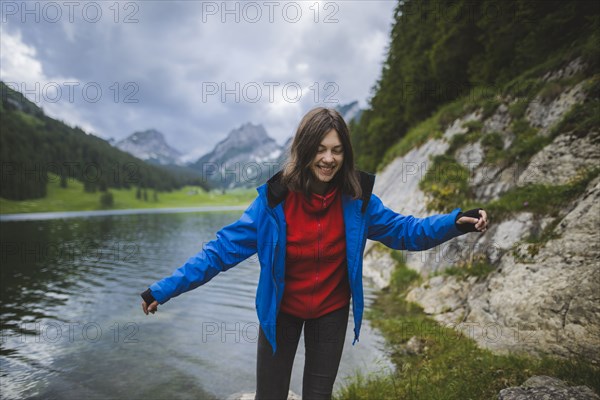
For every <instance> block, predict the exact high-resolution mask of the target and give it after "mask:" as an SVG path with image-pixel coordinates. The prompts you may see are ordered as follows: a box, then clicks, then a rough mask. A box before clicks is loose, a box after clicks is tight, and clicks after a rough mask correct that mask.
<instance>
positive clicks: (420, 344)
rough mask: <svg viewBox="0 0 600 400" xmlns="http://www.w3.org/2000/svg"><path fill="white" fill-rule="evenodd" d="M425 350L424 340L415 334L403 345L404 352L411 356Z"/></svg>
mask: <svg viewBox="0 0 600 400" xmlns="http://www.w3.org/2000/svg"><path fill="white" fill-rule="evenodd" d="M424 350H425V341H424V340H423V339H419V338H418V337H416V336H413V337H411V338H410V339H409V340H408V342H406V344H405V345H404V352H405V354H409V355H412V356H415V355H419V354H421V353H423V351H424Z"/></svg>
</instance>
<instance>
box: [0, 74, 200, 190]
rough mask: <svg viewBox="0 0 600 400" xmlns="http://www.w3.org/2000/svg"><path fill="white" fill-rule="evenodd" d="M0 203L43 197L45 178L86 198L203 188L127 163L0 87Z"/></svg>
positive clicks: (195, 179) (195, 178)
mask: <svg viewBox="0 0 600 400" xmlns="http://www.w3.org/2000/svg"><path fill="white" fill-rule="evenodd" d="M0 92H1V101H0V160H1V161H2V166H3V171H5V173H4V176H3V181H2V185H0V197H3V198H5V199H10V200H27V199H35V198H41V197H45V196H46V185H47V182H48V173H49V172H51V173H54V174H56V175H59V176H60V177H61V184H63V185H68V179H69V178H72V179H76V180H78V181H80V182H82V183H83V185H84V190H86V191H88V192H95V191H97V190H99V191H105V190H107V189H110V188H129V187H135V186H142V187H146V188H153V189H156V190H158V191H161V190H173V189H177V188H180V187H182V186H183V185H186V184H196V185H201V186H204V182H202V180H201V179H200V177H199V174H195V175H194V174H189V173H183V172H184V171H176V170H167V169H165V168H164V167H162V166H158V165H150V164H148V163H146V162H144V161H142V160H140V159H138V158H135V157H133V156H132V155H131V154H128V153H126V152H124V151H121V150H120V149H118V148H115V147H113V146H111V144H110V143H109V142H108V141H106V140H104V139H102V138H100V137H97V136H95V135H92V134H88V133H86V132H84V131H83V130H82V129H80V128H78V127H71V126H68V125H67V124H65V123H64V122H62V121H58V120H56V119H53V118H51V117H49V116H47V115H45V113H44V112H43V110H42V109H41V108H39V107H37V106H36V105H35V104H34V103H32V102H31V101H29V100H27V98H26V97H25V96H23V94H22V93H20V92H17V91H15V90H13V89H12V88H10V87H8V86H7V85H6V84H4V83H3V82H0Z"/></svg>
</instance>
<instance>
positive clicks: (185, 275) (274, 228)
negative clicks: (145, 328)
mask: <svg viewBox="0 0 600 400" xmlns="http://www.w3.org/2000/svg"><path fill="white" fill-rule="evenodd" d="M359 174H360V180H361V186H362V189H363V195H362V197H361V198H360V199H354V200H353V199H352V198H351V197H350V196H349V195H346V194H344V195H342V207H343V214H344V224H345V231H346V255H347V266H348V278H349V282H350V289H351V294H352V310H353V314H354V341H353V344H354V343H355V342H356V341H357V340H358V337H359V334H360V327H361V323H362V316H363V308H364V299H363V284H362V265H363V252H364V249H365V244H366V242H367V239H371V240H377V241H379V242H381V243H383V244H385V245H386V246H388V247H391V248H393V249H397V250H412V251H416V250H426V249H430V248H432V247H434V246H437V245H439V244H441V243H443V242H445V241H447V240H450V239H452V238H454V237H456V236H460V235H462V234H463V233H464V232H461V231H460V230H458V229H457V227H456V224H455V220H456V217H457V215H458V213H459V212H460V208H456V209H454V210H453V211H452V212H451V213H450V214H440V215H433V216H430V217H426V218H415V217H413V216H403V215H400V214H398V213H396V212H394V211H392V210H390V209H389V208H387V207H385V206H384V205H383V203H382V202H381V200H380V199H379V198H378V197H377V196H376V195H375V194H372V189H373V183H374V181H375V176H374V175H372V174H369V173H366V172H362V171H360V172H359ZM280 178H281V171H280V172H278V173H277V174H275V175H274V176H273V177H272V178H271V179H269V181H268V182H267V183H265V184H264V185H261V186H260V187H258V188H257V191H258V197H257V198H256V199H255V200H254V201H253V202H252V204H250V206H249V207H248V208H247V209H246V211H244V214H243V215H242V216H241V217H240V219H239V220H237V221H236V222H234V223H232V224H230V225H227V226H225V227H224V228H222V229H221V230H220V231H218V232H217V238H216V239H215V240H213V241H211V242H209V243H207V244H206V245H205V246H204V248H203V249H202V250H201V251H200V252H198V254H196V255H195V256H193V257H191V258H189V259H188V260H187V262H186V263H185V264H184V265H183V266H181V267H180V268H178V269H177V270H176V271H175V272H174V273H173V274H172V275H171V276H169V277H167V278H164V279H162V280H160V281H158V282H156V283H154V284H152V285H151V286H150V291H151V294H152V296H153V297H154V299H156V300H157V301H158V303H159V304H163V303H165V302H166V301H168V300H169V299H170V298H172V297H175V296H178V295H180V294H182V293H184V292H187V291H189V290H192V289H194V288H196V287H198V286H200V285H203V284H205V283H206V282H208V281H209V280H211V279H212V278H213V277H214V276H215V275H217V274H218V273H219V272H221V271H226V270H228V269H229V268H231V267H233V266H235V265H237V264H238V263H240V262H241V261H243V260H245V259H246V258H248V257H250V256H252V255H254V254H257V255H258V260H259V264H260V268H261V270H260V277H259V281H258V289H257V292H256V311H257V314H258V319H259V322H260V326H261V327H262V329H263V331H264V333H265V336H266V338H267V339H268V340H269V342H270V343H271V346H272V348H273V352H275V351H276V349H277V347H276V343H277V342H276V340H275V331H276V330H275V327H276V321H277V314H278V312H279V306H280V304H281V299H282V296H283V291H284V290H285V281H284V277H285V254H286V251H285V249H286V222H285V215H284V212H283V201H284V200H285V196H286V194H287V189H286V188H285V187H284V186H283V185H281V183H280Z"/></svg>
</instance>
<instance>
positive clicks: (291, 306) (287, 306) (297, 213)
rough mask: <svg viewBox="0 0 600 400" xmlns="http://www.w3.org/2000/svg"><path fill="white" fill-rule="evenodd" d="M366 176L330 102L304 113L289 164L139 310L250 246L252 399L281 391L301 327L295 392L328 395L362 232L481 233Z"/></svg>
mask: <svg viewBox="0 0 600 400" xmlns="http://www.w3.org/2000/svg"><path fill="white" fill-rule="evenodd" d="M374 180H375V176H374V175H372V174H368V173H365V172H362V171H357V170H355V168H354V154H353V151H352V146H351V143H350V136H349V132H348V127H347V126H346V123H345V122H344V120H343V118H342V116H341V115H340V114H339V113H338V112H337V111H335V110H333V109H327V108H321V107H319V108H316V109H313V110H311V111H310V112H308V113H307V114H306V115H305V116H304V118H303V119H302V121H301V122H300V125H299V127H298V130H297V132H296V135H295V137H294V141H293V143H292V147H291V150H290V159H289V162H288V163H287V164H286V165H285V167H284V168H283V170H281V171H279V172H278V173H277V174H275V175H274V176H273V177H272V178H271V179H269V181H268V182H267V183H266V184H264V185H262V186H260V187H259V188H258V189H257V191H258V193H259V194H258V197H257V198H256V199H255V200H254V202H253V203H252V204H251V205H250V206H249V207H248V209H247V210H246V211H245V212H244V214H243V215H242V217H241V218H240V219H239V220H238V221H236V222H234V223H233V224H231V225H228V226H226V227H224V228H223V229H221V230H220V231H219V232H218V233H217V239H216V240H213V241H212V242H210V243H208V244H207V245H206V246H205V248H204V249H203V250H202V251H200V252H199V253H198V254H196V255H195V256H193V257H191V258H190V259H189V260H188V261H187V262H186V263H185V264H184V265H183V266H182V267H180V268H179V269H177V270H176V271H175V272H174V273H173V275H172V276H170V277H167V278H164V279H163V280H161V281H158V282H156V283H154V284H153V285H151V286H150V287H149V289H148V290H146V291H145V292H144V293H142V298H143V299H144V301H143V302H142V309H143V311H144V313H145V314H146V315H147V314H148V313H149V312H150V313H154V312H156V311H157V309H158V305H159V304H164V303H165V302H166V301H167V300H169V299H170V298H172V297H175V296H178V295H179V294H181V293H184V292H186V291H188V290H191V289H194V288H196V287H198V286H200V285H203V284H205V283H206V282H208V281H209V280H210V279H212V278H213V277H214V276H215V275H217V274H218V273H219V272H221V271H225V270H227V269H229V268H231V267H233V266H234V265H236V264H238V263H239V262H241V261H242V260H244V259H246V258H247V257H249V256H251V255H253V254H255V253H258V260H259V262H260V266H261V271H260V278H259V282H258V290H257V294H256V296H257V297H256V309H257V314H258V319H259V321H260V329H259V338H258V352H257V353H258V355H257V391H256V399H286V398H287V394H288V390H289V384H290V376H291V371H292V364H293V361H294V356H295V353H296V349H297V345H298V341H299V338H300V334H301V332H302V329H304V340H305V348H306V355H305V366H304V378H303V386H302V397H303V398H304V399H329V398H331V394H332V390H333V384H334V382H335V378H336V375H337V371H338V367H339V363H340V358H341V355H342V349H343V346H344V337H345V334H346V326H347V321H348V315H349V307H350V299H352V310H353V315H354V341H353V344H354V343H355V342H356V341H357V340H358V338H359V333H360V326H361V322H362V315H363V287H362V255H363V251H364V246H365V243H366V240H367V239H371V240H377V241H379V242H381V243H383V244H385V245H386V246H388V247H391V248H393V249H399V250H400V249H405V250H413V251H414V250H426V249H429V248H431V247H434V246H436V245H439V244H441V243H443V242H445V241H447V240H449V239H452V238H454V237H456V236H459V235H462V234H464V233H466V232H474V231H479V232H484V231H485V230H486V229H487V215H486V213H485V211H483V210H482V209H476V210H470V211H467V212H465V213H462V212H460V211H461V210H460V209H459V208H456V209H454V210H453V211H452V212H451V213H450V214H441V215H434V216H430V217H427V218H415V217H413V216H403V215H400V214H397V213H396V212H394V211H392V210H390V209H388V208H387V207H385V206H384V205H383V204H382V202H381V200H380V199H379V198H378V197H377V196H376V195H374V194H373V193H372V188H373V183H374Z"/></svg>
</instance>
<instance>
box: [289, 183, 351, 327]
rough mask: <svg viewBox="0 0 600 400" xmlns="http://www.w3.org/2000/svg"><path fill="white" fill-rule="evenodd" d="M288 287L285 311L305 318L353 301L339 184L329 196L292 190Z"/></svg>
mask: <svg viewBox="0 0 600 400" xmlns="http://www.w3.org/2000/svg"><path fill="white" fill-rule="evenodd" d="M284 213H285V219H286V223H287V245H286V259H285V261H286V262H285V291H284V293H283V299H282V302H281V311H283V312H285V313H288V314H291V315H294V316H296V317H299V318H303V319H311V318H318V317H321V316H323V315H325V314H327V313H329V312H332V311H335V310H337V309H339V308H341V307H344V306H346V305H347V304H348V303H349V302H350V286H349V283H348V268H347V266H346V237H345V229H344V215H343V212H342V197H341V194H340V191H339V189H337V188H335V189H332V190H330V191H329V192H328V193H326V194H325V195H324V196H321V195H318V194H312V195H311V197H310V199H307V198H306V197H305V196H304V195H303V194H302V193H298V192H293V191H291V190H290V191H289V193H288V195H287V197H286V199H285V203H284Z"/></svg>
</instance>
